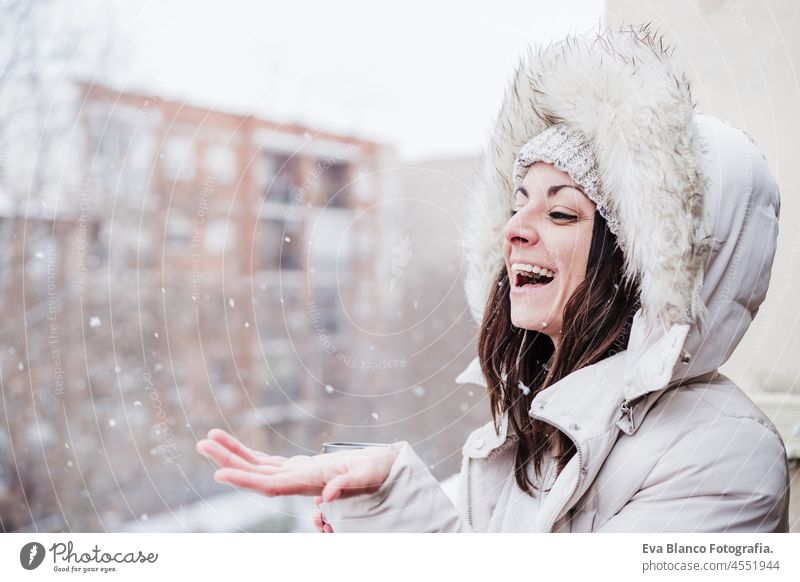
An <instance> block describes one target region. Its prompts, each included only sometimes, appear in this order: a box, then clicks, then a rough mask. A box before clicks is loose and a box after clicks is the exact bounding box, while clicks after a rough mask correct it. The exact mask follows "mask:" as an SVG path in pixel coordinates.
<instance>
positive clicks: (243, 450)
mask: <svg viewBox="0 0 800 582" xmlns="http://www.w3.org/2000/svg"><path fill="white" fill-rule="evenodd" d="M208 438H209V439H211V440H213V441H216V442H218V443H219V444H221V445H222V446H223V447H225V448H226V449H228V450H229V451H231V452H232V453H233V454H235V455H238V456H240V457H241V458H242V459H244V460H245V461H247V462H248V463H251V464H253V465H262V464H267V465H279V464H281V463H283V462H284V461H285V460H286V457H280V456H278V455H267V454H266V453H262V452H260V451H255V450H253V449H251V448H249V447H246V446H244V445H243V444H242V442H241V441H240V440H239V439H237V438H236V437H234V436H232V435H230V434H228V433H227V432H225V431H224V430H221V429H219V428H213V429H211V430H210V431H208Z"/></svg>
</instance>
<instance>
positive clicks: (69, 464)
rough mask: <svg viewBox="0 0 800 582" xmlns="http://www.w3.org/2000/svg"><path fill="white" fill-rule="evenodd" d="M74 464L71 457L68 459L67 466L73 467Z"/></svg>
mask: <svg viewBox="0 0 800 582" xmlns="http://www.w3.org/2000/svg"><path fill="white" fill-rule="evenodd" d="M74 464H75V463H73V462H72V461H71V460H70V459H67V467H72V465H74Z"/></svg>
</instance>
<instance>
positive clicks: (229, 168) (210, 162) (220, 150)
mask: <svg viewBox="0 0 800 582" xmlns="http://www.w3.org/2000/svg"><path fill="white" fill-rule="evenodd" d="M205 158H206V160H205V163H206V169H207V170H208V172H209V173H210V174H211V176H212V177H213V178H214V182H215V183H217V184H223V185H224V184H230V183H231V182H232V181H233V179H234V178H235V177H236V153H235V151H234V150H233V149H232V148H230V147H224V146H222V145H220V144H211V145H209V146H208V147H207V148H206V155H205Z"/></svg>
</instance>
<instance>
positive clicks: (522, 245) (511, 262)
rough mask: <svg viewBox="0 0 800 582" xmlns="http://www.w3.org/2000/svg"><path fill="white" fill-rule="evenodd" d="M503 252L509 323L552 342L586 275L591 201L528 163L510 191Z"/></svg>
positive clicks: (556, 174) (568, 182) (558, 176)
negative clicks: (510, 206) (519, 182)
mask: <svg viewBox="0 0 800 582" xmlns="http://www.w3.org/2000/svg"><path fill="white" fill-rule="evenodd" d="M514 195H515V200H514V211H515V213H514V214H513V216H512V217H511V219H510V220H509V221H508V224H506V228H505V241H504V243H503V255H504V257H505V264H506V270H507V271H508V276H509V279H510V282H511V291H510V293H511V296H510V300H511V322H512V323H513V324H514V325H515V326H516V327H519V328H523V329H530V330H536V331H541V332H543V333H545V334H547V335H548V336H550V338H551V339H552V340H553V343H554V344H555V345H558V340H559V338H560V337H561V326H562V319H563V312H564V306H565V305H566V304H567V301H569V298H570V297H571V296H572V293H573V292H574V291H575V289H576V288H577V287H578V285H580V283H581V282H582V281H583V280H584V278H585V277H586V266H587V263H588V260H589V247H590V246H591V242H592V229H593V228H594V212H595V204H594V202H592V201H591V200H589V198H588V197H587V196H586V195H585V194H584V193H583V191H582V190H581V189H580V186H578V185H577V184H576V183H575V182H574V181H573V180H572V178H571V177H570V176H569V174H567V173H566V172H562V171H561V170H558V169H557V168H556V167H555V166H553V165H552V164H546V163H544V162H537V163H535V164H533V165H532V166H531V167H530V168H529V170H528V173H527V175H526V176H525V180H524V181H523V182H522V185H521V186H520V188H518V189H517V191H516V192H515V194H514Z"/></svg>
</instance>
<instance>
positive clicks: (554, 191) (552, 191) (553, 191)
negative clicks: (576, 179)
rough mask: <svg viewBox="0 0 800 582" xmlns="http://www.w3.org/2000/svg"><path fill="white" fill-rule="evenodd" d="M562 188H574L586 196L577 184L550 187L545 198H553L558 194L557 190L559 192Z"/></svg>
mask: <svg viewBox="0 0 800 582" xmlns="http://www.w3.org/2000/svg"><path fill="white" fill-rule="evenodd" d="M562 188H575V189H576V190H578V191H579V192H581V193H582V194H586V193H585V192H584V191H583V188H581V187H580V186H579V185H578V184H559V185H558V186H550V187H549V188H548V189H547V197H548V198H550V197H551V196H555V195H556V194H558V192H559V190H561V189H562Z"/></svg>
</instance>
